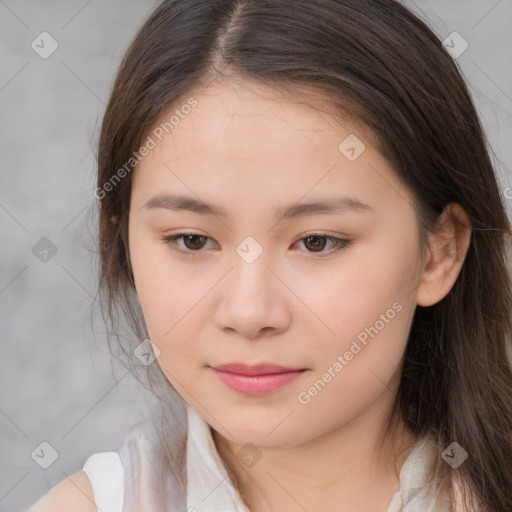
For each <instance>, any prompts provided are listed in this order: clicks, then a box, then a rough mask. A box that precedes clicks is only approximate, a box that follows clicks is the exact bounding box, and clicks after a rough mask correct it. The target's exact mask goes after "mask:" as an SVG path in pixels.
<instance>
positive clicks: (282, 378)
mask: <svg viewBox="0 0 512 512" xmlns="http://www.w3.org/2000/svg"><path fill="white" fill-rule="evenodd" d="M212 370H213V371H214V372H215V374H216V375H217V377H218V378H219V380H220V381H221V382H223V383H224V384H226V385H227V386H229V387H230V388H231V389H234V390H235V391H238V392H239V393H244V394H246V395H263V394H265V393H270V392H271V391H274V390H275V389H278V388H280V387H282V386H284V385H285V384H289V383H290V382H292V381H294V380H295V379H296V378H297V377H299V376H300V375H301V374H302V373H304V372H305V371H306V370H297V371H291V372H285V373H269V374H266V375H251V376H249V375H240V374H238V373H228V372H223V371H221V370H216V369H215V368H212Z"/></svg>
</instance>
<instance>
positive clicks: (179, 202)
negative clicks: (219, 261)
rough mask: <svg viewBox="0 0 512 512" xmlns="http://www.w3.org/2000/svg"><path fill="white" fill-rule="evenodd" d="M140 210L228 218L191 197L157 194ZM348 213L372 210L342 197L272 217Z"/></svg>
mask: <svg viewBox="0 0 512 512" xmlns="http://www.w3.org/2000/svg"><path fill="white" fill-rule="evenodd" d="M142 208H145V209H149V210H153V209H157V208H164V209H166V210H187V211H190V212H194V213H198V214H200V215H215V216H217V217H221V218H229V213H228V210H227V209H226V208H224V207H223V206H219V205H213V204H207V203H205V202H203V201H201V200H199V199H195V198H193V197H187V196H181V195H173V194H158V195H156V196H154V197H152V198H151V199H149V201H147V202H146V203H145V204H144V206H143V207H142ZM348 211H354V212H360V213H364V212H368V211H374V209H373V208H372V207H371V206H370V205H368V204H366V203H364V202H363V201H361V200H360V199H357V198H355V197H347V196H342V197H334V198H329V199H326V200H323V201H316V202H313V203H301V204H294V205H292V206H288V207H286V208H278V209H277V210H276V211H275V214H274V215H275V218H276V219H277V220H279V219H280V220H286V219H293V218H297V217H301V216H304V215H314V214H322V213H346V212H348Z"/></svg>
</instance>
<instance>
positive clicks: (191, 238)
mask: <svg viewBox="0 0 512 512" xmlns="http://www.w3.org/2000/svg"><path fill="white" fill-rule="evenodd" d="M206 239H207V237H206V236H203V235H183V243H184V245H185V247H186V248H187V249H190V250H191V251H193V250H197V249H202V248H203V247H204V244H205V242H206Z"/></svg>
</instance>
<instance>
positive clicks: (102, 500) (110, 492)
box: [82, 452, 124, 512]
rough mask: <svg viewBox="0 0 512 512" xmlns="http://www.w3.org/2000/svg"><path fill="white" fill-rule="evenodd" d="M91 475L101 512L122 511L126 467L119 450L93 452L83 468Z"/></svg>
mask: <svg viewBox="0 0 512 512" xmlns="http://www.w3.org/2000/svg"><path fill="white" fill-rule="evenodd" d="M82 470H83V471H85V473H86V474H87V476H88V477H89V480H90V482H91V485H92V488H93V491H94V499H95V501H96V508H97V509H98V511H99V512H122V509H123V499H124V468H123V465H122V464H121V459H120V458H119V455H118V454H117V452H102V453H93V454H92V455H91V456H90V457H89V458H88V459H87V460H86V461H85V464H84V466H83V468H82Z"/></svg>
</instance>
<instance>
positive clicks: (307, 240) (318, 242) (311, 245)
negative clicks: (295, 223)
mask: <svg viewBox="0 0 512 512" xmlns="http://www.w3.org/2000/svg"><path fill="white" fill-rule="evenodd" d="M299 242H302V243H303V244H304V246H305V247H306V248H308V252H312V253H319V254H320V255H321V256H324V255H330V254H333V253H336V252H339V251H341V250H342V249H345V248H346V247H348V246H349V245H350V241H349V240H345V239H342V238H336V237H334V236H330V235H327V234H325V233H310V234H308V235H306V236H305V237H303V238H301V239H300V240H299ZM327 242H331V243H332V244H334V246H333V247H332V248H331V250H328V251H324V249H325V247H326V245H327ZM310 249H311V250H310Z"/></svg>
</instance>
